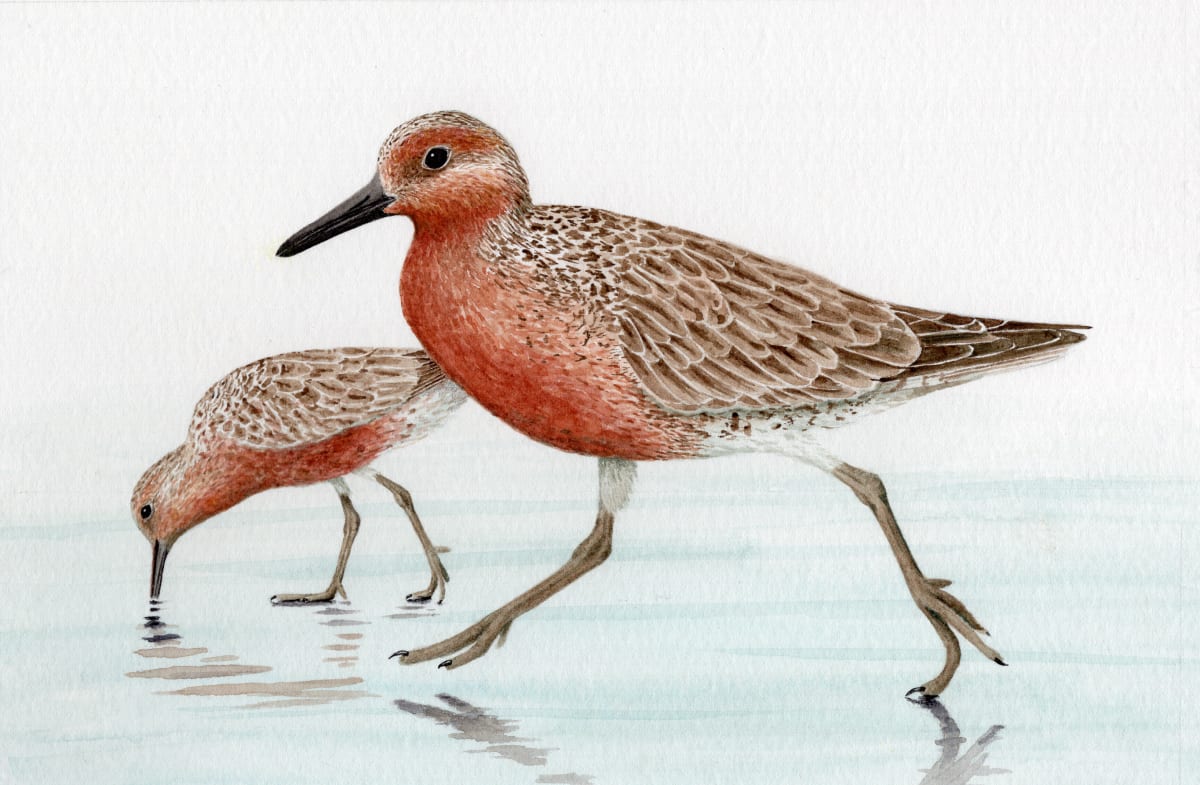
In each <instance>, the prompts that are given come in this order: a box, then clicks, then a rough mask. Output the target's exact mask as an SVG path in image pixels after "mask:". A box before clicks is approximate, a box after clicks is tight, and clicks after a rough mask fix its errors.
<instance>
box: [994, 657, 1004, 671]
mask: <svg viewBox="0 0 1200 785" xmlns="http://www.w3.org/2000/svg"><path fill="white" fill-rule="evenodd" d="M992 662H994V663H996V664H997V665H1003V666H1004V667H1006V668H1007V667H1008V663H1007V662H1005V661H1004V658H1003V657H996V658H994V659H993V660H992Z"/></svg>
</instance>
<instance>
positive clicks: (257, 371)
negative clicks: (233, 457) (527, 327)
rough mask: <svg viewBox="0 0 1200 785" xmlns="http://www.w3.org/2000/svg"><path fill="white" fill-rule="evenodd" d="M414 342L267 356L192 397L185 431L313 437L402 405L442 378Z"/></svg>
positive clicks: (265, 445) (264, 445)
mask: <svg viewBox="0 0 1200 785" xmlns="http://www.w3.org/2000/svg"><path fill="white" fill-rule="evenodd" d="M444 378H445V377H444V375H443V374H442V371H441V369H440V368H439V367H438V366H437V364H436V363H434V362H433V361H432V360H430V359H429V357H428V356H426V354H425V353H424V352H422V351H419V350H413V349H360V348H342V349H314V350H309V351H302V352H290V353H287V354H279V355H275V356H273V357H267V358H264V359H262V360H258V361H256V362H253V363H250V364H248V365H245V366H242V367H241V368H238V369H237V370H235V371H233V372H232V373H230V374H229V375H228V376H226V377H225V378H224V379H222V380H221V381H219V382H217V383H216V384H215V385H213V386H212V387H211V388H210V389H209V390H208V392H207V393H205V395H204V397H203V398H201V399H200V401H199V403H197V404H196V409H195V412H194V413H193V415H192V425H191V432H190V434H189V438H191V439H193V440H195V441H203V440H205V439H208V438H212V437H218V438H222V439H228V440H231V441H233V442H236V443H238V444H240V445H243V446H246V447H250V448H253V449H284V448H288V447H294V446H297V445H300V444H310V443H313V442H318V441H322V440H324V439H327V438H329V437H331V436H335V435H337V434H338V433H341V432H342V431H344V430H346V429H348V428H352V427H355V426H358V425H363V424H366V423H369V422H371V421H372V420H375V419H378V418H379V417H382V416H384V415H387V414H390V413H392V412H394V411H395V410H397V409H398V408H400V407H402V406H404V405H405V404H406V403H407V402H408V401H409V400H411V399H412V397H413V396H415V395H417V394H418V393H420V392H422V391H424V390H427V389H430V388H431V387H433V386H435V385H437V384H439V383H441V382H442V381H443V380H444Z"/></svg>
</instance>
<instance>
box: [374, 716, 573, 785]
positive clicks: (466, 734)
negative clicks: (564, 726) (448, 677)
mask: <svg viewBox="0 0 1200 785" xmlns="http://www.w3.org/2000/svg"><path fill="white" fill-rule="evenodd" d="M437 697H438V700H440V701H442V703H444V704H445V706H438V705H431V704H426V703H416V702H414V701H409V700H404V699H403V698H401V699H399V700H397V701H396V708H398V709H400V710H401V711H403V712H407V713H408V714H411V715H413V716H414V717H425V718H427V719H430V720H433V721H434V722H436V723H437V724H438V725H443V726H446V727H450V728H453V729H454V732H453V733H451V734H450V738H452V739H462V740H465V741H474V742H479V743H480V744H483V745H484V747H483V748H482V749H473V750H468V751H469V752H487V753H491V754H492V755H495V756H496V757H499V758H504V759H506V760H511V761H513V762H514V763H519V764H521V765H522V766H545V765H546V753H548V752H553V751H554V750H555V748H554V747H533V746H530V745H529V744H526V743H525V742H535V743H536V742H537V739H530V738H525V737H521V736H517V735H515V732H516V730H517V723H516V721H515V720H507V719H504V718H502V717H498V716H496V715H495V714H492V713H490V712H489V711H488V710H487V709H481V708H479V707H478V706H473V705H471V704H470V703H467V702H466V701H465V700H462V699H461V698H456V697H454V696H453V695H447V694H445V693H442V694H441V695H438V696H437ZM536 782H539V783H565V784H568V785H590V783H591V782H592V777H590V776H589V775H586V774H575V773H573V772H571V773H565V774H543V775H541V776H540V777H538V778H537V780H536Z"/></svg>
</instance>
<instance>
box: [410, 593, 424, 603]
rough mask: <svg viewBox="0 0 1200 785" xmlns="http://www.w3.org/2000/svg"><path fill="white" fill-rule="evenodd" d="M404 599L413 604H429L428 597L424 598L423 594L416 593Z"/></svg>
mask: <svg viewBox="0 0 1200 785" xmlns="http://www.w3.org/2000/svg"><path fill="white" fill-rule="evenodd" d="M404 599H406V600H407V601H409V602H415V603H426V602H429V597H427V596H425V595H424V594H418V593H416V592H413V593H412V594H410V595H408V596H407V597H405V598H404Z"/></svg>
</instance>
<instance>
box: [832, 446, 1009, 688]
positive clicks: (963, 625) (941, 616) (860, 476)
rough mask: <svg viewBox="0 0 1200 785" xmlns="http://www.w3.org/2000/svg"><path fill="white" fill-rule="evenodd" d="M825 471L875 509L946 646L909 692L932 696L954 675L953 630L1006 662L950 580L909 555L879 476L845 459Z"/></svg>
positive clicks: (917, 598)
mask: <svg viewBox="0 0 1200 785" xmlns="http://www.w3.org/2000/svg"><path fill="white" fill-rule="evenodd" d="M828 471H829V472H830V473H831V474H832V475H833V476H834V477H837V478H838V479H839V480H841V481H842V482H843V483H845V484H846V485H847V486H849V488H850V490H852V491H854V494H855V495H856V496H858V498H859V500H860V501H862V503H863V504H865V505H867V506H868V507H870V508H871V512H873V513H875V518H876V519H877V520H878V521H879V525H880V526H881V527H882V528H883V534H884V536H885V537H887V541H888V544H889V545H891V546H892V553H893V554H895V556H896V562H897V564H899V565H900V572H901V573H903V574H904V582H905V583H906V584H908V591H909V593H910V594H912V597H913V601H914V602H916V604H917V607H918V608H920V609H921V612H922V613H923V614H925V618H927V619H928V620H929V623H930V624H931V625H933V629H934V631H935V632H937V634H938V637H939V638H941V640H942V645H943V646H945V648H946V664H945V666H944V667H943V668H942V671H941V673H939V674H938V675H937V676H935V677H933V678H932V679H930V680H929V681H927V682H925V683H924V684H922V685H921V686H920V687H915V688H913V689H912V690H910V691H909V692H910V694H911V693H913V692H920V693H923V694H925V695H926V696H928V697H934V696H936V695H940V694H941V693H942V691H943V690H944V689H946V685H948V684H949V683H950V679H952V678H953V677H954V671H956V670H957V669H958V663H959V660H960V659H961V658H962V653H961V651H960V649H959V645H958V641H957V640H956V639H955V637H954V633H955V632H957V633H958V634H959V635H961V636H962V637H963V638H964V639H966V640H967V641H968V642H969V643H971V644H972V645H973V646H974V647H975V648H977V649H979V651H980V652H982V653H983V656H985V657H987V658H988V659H989V660H992V661H993V662H996V663H998V664H1000V665H1005V664H1007V663H1005V662H1004V660H1003V659H1002V658H1001V657H1000V655H999V654H997V653H996V652H995V650H993V649H992V648H991V647H990V646H988V645H987V644H986V643H984V642H983V641H982V640H981V639H980V637H979V633H980V632H982V633H983V634H985V635H986V634H987V630H985V629H984V628H983V625H981V624H980V623H979V621H978V620H977V619H976V618H975V616H974V615H972V613H971V612H970V611H969V610H967V607H966V606H965V605H963V603H962V601H961V600H959V599H958V598H957V597H955V596H954V595H952V594H950V592H948V591H946V587H947V586H949V585H950V581H947V580H941V579H937V578H926V577H925V575H924V574H923V573H922V572H921V570H920V568H919V567H917V561H916V559H914V558H913V555H912V551H911V550H909V548H908V543H907V542H905V541H904V535H903V534H902V533H901V531H900V526H899V524H897V523H896V516H895V515H893V514H892V508H891V505H890V504H888V500H887V490H886V489H885V488H884V487H883V482H882V481H881V480H880V479H879V477H878V476H876V475H874V474H872V473H871V472H868V471H866V470H864V469H859V468H858V467H856V466H851V465H850V464H848V463H837V464H835V465H832V466H830V467H829V469H828Z"/></svg>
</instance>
